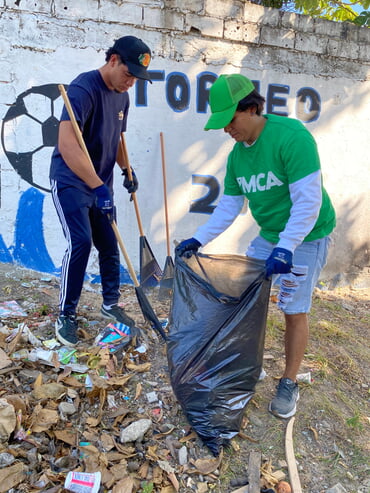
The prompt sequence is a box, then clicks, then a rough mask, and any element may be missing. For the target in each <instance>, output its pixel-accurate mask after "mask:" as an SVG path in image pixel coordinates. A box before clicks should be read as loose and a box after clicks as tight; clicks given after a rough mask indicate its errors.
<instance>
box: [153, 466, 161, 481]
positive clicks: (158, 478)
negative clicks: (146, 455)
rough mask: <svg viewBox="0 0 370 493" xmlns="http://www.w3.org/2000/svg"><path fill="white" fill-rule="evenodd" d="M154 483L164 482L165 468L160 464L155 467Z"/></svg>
mask: <svg viewBox="0 0 370 493" xmlns="http://www.w3.org/2000/svg"><path fill="white" fill-rule="evenodd" d="M152 481H153V483H154V484H157V485H159V484H162V482H163V470H162V469H161V468H160V467H159V466H154V467H153V479H152Z"/></svg>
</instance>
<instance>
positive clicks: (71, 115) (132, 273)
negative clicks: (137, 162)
mask: <svg viewBox="0 0 370 493" xmlns="http://www.w3.org/2000/svg"><path fill="white" fill-rule="evenodd" d="M58 88H59V91H60V93H61V95H62V98H63V101H64V104H65V106H66V109H67V111H68V115H69V118H70V119H71V123H72V126H73V130H74V131H75V134H76V138H77V140H78V143H79V145H80V147H81V149H82V150H83V151H84V153H85V155H86V157H87V159H88V160H89V163H90V164H91V166H92V167H93V168H94V165H93V163H92V161H91V158H90V155H89V151H88V150H87V147H86V144H85V141H84V139H83V137H82V133H81V130H80V127H79V126H78V123H77V121H76V117H75V115H74V112H73V108H72V106H71V103H70V101H69V97H68V94H67V92H66V90H65V88H64V86H63V84H59V85H58ZM127 162H128V161H127ZM94 170H95V168H94ZM111 226H112V229H113V231H114V234H115V235H116V239H117V242H118V244H119V246H120V248H121V251H122V254H123V256H124V257H125V261H126V265H127V268H128V271H129V273H130V276H131V279H132V281H133V283H134V285H135V287H138V286H139V282H138V280H137V277H136V274H135V271H134V268H133V266H132V263H131V261H130V258H129V256H128V254H127V250H126V248H125V245H124V243H123V240H122V238H121V235H120V233H119V231H118V228H117V224H116V223H115V221H114V220H113V221H111Z"/></svg>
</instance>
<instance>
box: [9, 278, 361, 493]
mask: <svg viewBox="0 0 370 493" xmlns="http://www.w3.org/2000/svg"><path fill="white" fill-rule="evenodd" d="M21 274H22V273H21V272H17V276H15V277H14V278H12V276H6V279H5V280H4V282H3V283H1V280H2V278H4V277H5V275H4V272H2V271H1V270H0V424H1V426H2V427H3V429H1V430H0V439H1V441H0V493H1V492H2V491H4V492H6V491H9V490H10V491H12V492H13V493H21V492H24V491H30V492H32V491H45V492H49V493H54V492H55V493H60V492H61V491H62V490H63V487H64V482H65V479H66V477H67V474H68V472H70V471H85V472H91V473H92V472H100V473H101V485H102V490H101V491H111V492H112V493H121V492H126V491H127V492H130V493H141V492H145V493H176V492H177V491H178V492H180V493H193V492H194V493H205V492H207V491H212V492H214V493H231V492H233V491H235V489H236V488H240V489H243V488H245V487H246V486H247V485H246V483H245V482H246V481H247V480H248V467H247V464H248V459H249V458H250V454H251V453H252V452H253V451H254V452H259V453H261V454H262V462H261V468H260V480H261V487H265V488H275V489H276V487H277V485H278V484H279V482H280V483H282V482H283V480H284V477H285V478H287V477H288V470H287V464H286V462H284V459H285V452H284V441H283V435H284V430H285V426H286V423H285V422H284V421H281V420H277V419H276V418H274V417H272V416H271V415H270V414H269V413H268V412H267V406H268V402H269V399H270V398H271V395H272V393H273V392H274V388H275V385H276V382H277V379H278V377H279V375H280V372H281V369H282V367H283V363H284V361H283V355H282V344H283V340H282V338H283V332H282V330H281V326H282V315H281V314H280V312H278V310H277V309H276V306H274V305H273V304H272V306H271V307H270V309H269V330H268V332H267V335H266V343H265V348H266V350H265V358H264V367H265V369H266V372H267V376H266V377H265V378H264V380H263V381H261V382H259V383H258V384H257V388H256V394H255V395H254V397H253V399H252V401H251V405H249V406H248V407H247V409H246V413H245V419H244V420H243V424H242V426H241V430H240V433H239V435H236V436H235V437H234V438H233V439H232V440H231V442H230V446H229V447H225V448H224V449H223V450H222V453H221V454H220V455H219V456H218V457H216V458H215V457H213V456H211V455H210V452H209V450H208V449H207V448H206V447H205V446H204V445H203V444H202V442H201V441H200V439H199V438H198V436H197V435H196V433H194V431H193V430H192V429H191V428H190V426H189V425H188V423H187V422H186V419H185V417H184V414H183V412H182V410H181V407H180V406H179V404H178V402H177V400H176V398H175V396H174V393H173V391H172V388H171V385H170V381H169V375H168V367H167V359H166V348H165V345H164V344H163V342H162V341H160V340H159V338H158V336H157V335H156V333H155V332H154V331H153V330H152V329H150V327H147V325H146V324H145V321H144V319H143V317H142V314H141V312H140V308H139V306H138V304H137V299H136V295H135V291H134V288H133V287H132V286H122V287H121V291H122V302H123V303H124V304H125V309H126V310H127V312H128V314H129V315H130V316H132V317H133V318H134V319H135V320H136V321H137V324H138V326H139V328H140V331H141V335H140V336H139V337H138V338H137V339H136V340H134V341H132V344H131V345H130V346H127V347H124V348H123V349H122V350H120V351H116V352H113V351H111V352H110V351H109V350H107V348H104V347H103V348H102V347H99V346H97V345H96V344H95V339H96V337H97V336H98V335H99V334H100V333H101V332H102V331H104V329H105V328H106V324H107V322H106V321H105V320H104V319H102V318H101V317H100V304H101V296H100V294H99V289H97V288H96V286H94V285H92V286H90V285H88V284H87V283H86V284H85V288H84V290H83V293H82V297H81V302H80V307H81V308H80V312H79V326H80V328H81V332H80V335H81V336H82V343H81V344H79V345H78V346H77V348H76V350H73V351H71V350H70V348H69V350H67V349H66V348H63V347H62V346H61V345H59V344H58V343H57V341H55V334H54V322H55V318H56V315H57V306H58V296H59V293H58V288H59V286H58V281H57V280H53V279H52V280H51V281H50V282H49V283H48V285H47V286H46V287H45V286H44V282H43V281H41V280H40V275H39V274H37V273H32V272H28V271H26V272H25V273H24V276H23V277H22V275H21ZM38 276H39V277H38ZM22 284H23V285H22ZM148 298H149V299H150V303H151V304H152V305H153V308H154V310H155V312H156V313H157V315H158V316H160V317H161V318H163V319H167V318H168V316H169V310H170V302H169V301H168V300H165V301H163V300H161V301H159V300H158V296H157V294H156V292H155V291H154V292H153V293H151V294H150V295H148ZM1 303H2V304H3V305H2V307H1ZM1 308H3V309H4V310H5V309H7V310H8V314H7V315H6V316H3V317H2V316H1ZM349 308H351V309H349ZM353 308H355V309H353ZM9 313H12V316H9ZM368 313H369V296H368V295H366V294H365V293H364V292H363V291H361V292H355V291H353V290H348V291H343V289H341V290H336V291H330V290H327V291H321V290H320V291H319V292H317V293H316V294H315V299H314V305H313V317H312V318H313V322H312V323H311V326H312V330H311V331H312V334H311V343H310V347H309V348H308V351H307V354H306V358H305V361H304V365H303V367H302V368H301V372H302V374H308V372H309V373H310V375H312V382H311V383H310V384H307V383H305V382H302V384H301V389H302V390H301V400H300V404H299V407H298V412H297V415H296V422H295V431H294V437H293V438H294V443H295V449H296V451H297V450H298V451H299V462H298V466H299V474H300V478H301V481H302V488H303V490H304V491H309V492H310V493H320V492H322V491H325V492H326V491H328V492H329V491H330V492H331V491H333V492H334V491H335V492H337V491H338V492H339V491H343V489H340V488H341V487H342V488H344V490H345V491H356V492H357V491H359V492H361V493H362V492H365V491H366V489H365V487H366V486H365V485H366V484H367V483H366V481H367V477H368V469H367V467H368V465H367V460H366V457H367V456H368V449H367V446H368V445H366V444H368V443H370V439H366V438H365V436H366V433H367V431H366V430H367V429H366V418H365V416H366V415H365V409H366V405H365V403H366V400H367V398H368V388H369V387H368V381H369V378H368V377H369V375H368V374H367V373H366V371H367V370H366V368H368V352H366V348H365V347H364V344H363V343H362V344H361V341H364V340H365V338H366V336H367V334H366V331H365V328H364V327H365V326H366V317H368ZM4 314H5V311H4ZM41 356H43V358H41ZM366 362H367V364H366ZM343 372H345V373H343ZM343 374H345V378H341V375H343ZM352 375H353V378H352ZM340 394H341V395H347V396H348V400H345V399H343V400H341V399H340V398H339V395H340ZM354 402H356V403H358V407H356V408H355V407H354V404H353V403H354ZM2 409H4V410H6V413H7V414H6V415H7V417H6V418H3V416H2V415H1V412H2ZM4 412H5V411H4ZM138 423H140V425H143V427H141V426H139V427H138V430H137V432H136V433H135V434H134V435H131V436H129V437H125V431H126V432H127V430H130V429H131V430H132V428H135V427H137V426H138ZM144 425H145V426H144ZM130 427H131V428H130ZM122 437H125V438H124V439H123V440H122ZM333 465H335V467H333ZM349 471H350V472H351V477H349V475H348V472H349ZM241 478H243V480H242V479H241ZM236 479H238V481H236ZM243 481H244V483H243ZM243 484H244V486H243ZM329 485H335V486H332V487H331V488H329ZM335 488H336V489H335ZM338 488H339V489H338ZM246 491H247V490H246Z"/></svg>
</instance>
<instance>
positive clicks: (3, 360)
mask: <svg viewBox="0 0 370 493" xmlns="http://www.w3.org/2000/svg"><path fill="white" fill-rule="evenodd" d="M11 364H12V360H11V359H10V358H9V356H8V355H7V354H6V352H5V351H3V350H2V349H1V348H0V369H1V368H6V367H7V366H10V365H11Z"/></svg>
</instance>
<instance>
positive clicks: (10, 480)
mask: <svg viewBox="0 0 370 493" xmlns="http://www.w3.org/2000/svg"><path fill="white" fill-rule="evenodd" d="M27 472H28V468H27V467H26V466H25V465H24V464H23V463H22V462H17V464H13V465H12V466H9V467H4V468H3V469H0V492H1V493H5V492H7V491H10V490H11V489H12V488H14V486H17V485H18V484H21V483H24V480H25V479H26V475H27Z"/></svg>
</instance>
